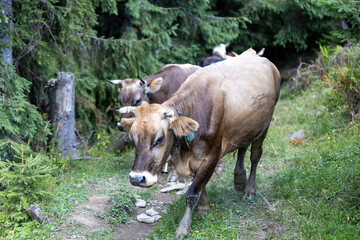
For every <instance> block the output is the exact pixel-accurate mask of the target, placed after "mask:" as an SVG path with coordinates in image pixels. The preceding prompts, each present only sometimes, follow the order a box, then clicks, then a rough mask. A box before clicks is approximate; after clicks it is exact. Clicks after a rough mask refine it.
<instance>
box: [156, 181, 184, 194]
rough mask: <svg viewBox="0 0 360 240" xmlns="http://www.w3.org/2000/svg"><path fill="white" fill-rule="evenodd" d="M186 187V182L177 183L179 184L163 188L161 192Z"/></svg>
mask: <svg viewBox="0 0 360 240" xmlns="http://www.w3.org/2000/svg"><path fill="white" fill-rule="evenodd" d="M184 187H185V184H184V183H177V184H175V185H172V186H170V187H167V188H163V189H161V190H160V192H162V193H166V192H170V191H172V190H180V189H183V188H184Z"/></svg>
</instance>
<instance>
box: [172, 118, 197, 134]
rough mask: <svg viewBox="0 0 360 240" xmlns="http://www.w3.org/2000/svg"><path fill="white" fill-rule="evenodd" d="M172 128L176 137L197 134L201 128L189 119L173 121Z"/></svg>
mask: <svg viewBox="0 0 360 240" xmlns="http://www.w3.org/2000/svg"><path fill="white" fill-rule="evenodd" d="M170 124H171V128H172V129H173V131H174V134H175V135H176V136H179V137H181V136H186V135H189V134H190V133H191V132H195V131H197V130H198V128H199V124H198V123H197V122H196V121H195V120H192V119H191V118H188V117H179V118H176V119H174V120H172V121H171V123H170Z"/></svg>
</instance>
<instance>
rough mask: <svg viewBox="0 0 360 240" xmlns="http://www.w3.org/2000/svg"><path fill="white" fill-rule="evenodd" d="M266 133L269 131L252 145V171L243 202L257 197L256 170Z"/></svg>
mask: <svg viewBox="0 0 360 240" xmlns="http://www.w3.org/2000/svg"><path fill="white" fill-rule="evenodd" d="M266 133H267V129H266V130H265V132H264V133H263V134H262V135H261V136H260V137H259V138H257V139H256V140H255V141H254V142H252V144H251V154H250V160H251V171H250V176H249V180H248V182H247V184H246V187H245V190H244V195H243V197H242V199H243V200H246V199H252V198H253V197H255V195H256V168H257V165H258V163H259V160H260V158H261V154H262V144H263V142H264V139H265V137H266Z"/></svg>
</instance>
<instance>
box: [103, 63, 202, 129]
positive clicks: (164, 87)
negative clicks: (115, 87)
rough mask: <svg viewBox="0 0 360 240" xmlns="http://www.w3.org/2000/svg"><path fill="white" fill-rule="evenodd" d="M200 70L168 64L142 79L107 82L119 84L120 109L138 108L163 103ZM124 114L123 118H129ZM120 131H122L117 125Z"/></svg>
mask: <svg viewBox="0 0 360 240" xmlns="http://www.w3.org/2000/svg"><path fill="white" fill-rule="evenodd" d="M198 69H201V68H200V67H199V66H195V65H191V64H168V65H166V66H164V67H162V68H161V69H160V70H159V71H157V72H156V73H154V74H152V75H149V76H146V77H144V78H143V79H134V78H127V79H124V80H109V82H110V83H113V84H121V85H122V88H121V89H119V95H118V100H119V102H120V104H121V106H122V107H126V106H139V105H140V104H141V102H142V101H146V102H149V103H159V104H161V103H163V102H164V101H166V100H167V99H169V98H170V97H171V96H172V95H173V94H174V93H175V92H176V91H177V90H178V89H179V87H180V86H181V84H183V82H184V81H185V80H186V79H187V77H188V76H190V75H191V74H192V73H194V72H195V71H197V70H198ZM131 116H132V115H130V114H124V115H123V116H122V117H123V118H128V117H131ZM118 126H119V129H120V130H122V131H123V130H124V129H123V127H122V125H121V124H118Z"/></svg>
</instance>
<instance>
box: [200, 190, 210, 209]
mask: <svg viewBox="0 0 360 240" xmlns="http://www.w3.org/2000/svg"><path fill="white" fill-rule="evenodd" d="M209 210H210V199H209V196H208V195H207V192H206V188H204V190H202V192H201V194H200V199H199V202H198V208H197V212H198V213H199V214H200V215H201V214H204V213H206V212H208V211H209Z"/></svg>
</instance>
